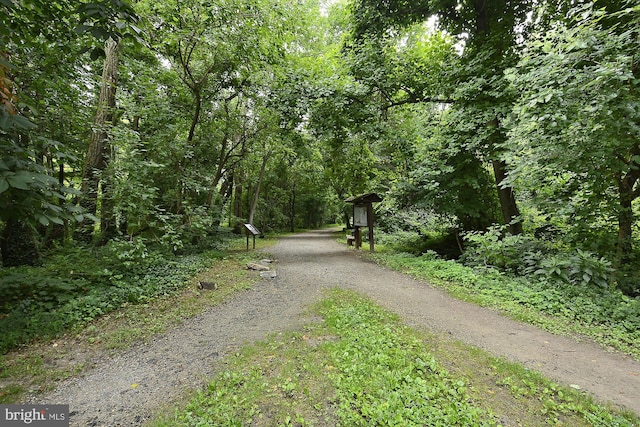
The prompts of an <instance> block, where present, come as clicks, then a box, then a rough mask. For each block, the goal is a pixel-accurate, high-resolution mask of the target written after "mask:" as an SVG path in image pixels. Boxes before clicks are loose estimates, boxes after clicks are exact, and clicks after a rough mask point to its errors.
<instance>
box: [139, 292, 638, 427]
mask: <svg viewBox="0 0 640 427" xmlns="http://www.w3.org/2000/svg"><path fill="white" fill-rule="evenodd" d="M312 314H314V315H316V316H320V318H321V319H322V320H321V321H317V322H314V323H310V324H308V325H307V326H306V327H305V328H303V329H302V330H299V331H295V332H291V333H287V334H279V335H276V336H274V337H272V338H271V339H270V340H268V341H265V342H262V343H257V344H253V345H249V346H246V347H244V348H243V349H242V350H241V351H240V352H238V353H237V354H236V355H234V356H229V357H227V358H225V359H224V360H222V361H220V362H219V365H218V374H217V376H216V377H215V378H213V379H212V381H211V382H210V383H209V385H208V387H206V388H205V389H203V390H200V391H197V392H196V393H195V395H192V397H191V398H190V400H189V401H188V402H186V403H185V404H184V405H182V406H181V407H180V408H178V409H175V410H174V411H173V412H171V411H170V410H169V412H168V413H166V414H162V415H160V416H159V417H158V419H156V420H154V421H153V422H152V423H151V425H152V426H154V427H165V426H194V425H216V426H249V425H251V426H289V425H296V426H335V425H345V426H356V425H363V426H364V425H366V426H373V425H397V426H423V425H443V426H445V425H446V426H454V425H460V426H462V425H464V426H467V425H474V426H482V425H486V426H494V425H495V426H498V425H502V426H540V425H566V426H593V425H600V426H614V425H615V426H634V425H636V426H637V425H639V424H638V422H639V420H638V418H636V417H635V416H634V415H632V414H628V413H620V412H617V411H616V410H614V409H612V408H607V407H604V406H600V405H597V404H595V403H594V402H593V401H592V400H591V399H590V398H589V397H587V396H586V395H585V394H584V393H581V392H579V391H577V390H574V389H571V388H565V387H561V386H559V385H557V384H555V383H553V382H551V381H549V380H546V379H545V378H543V377H542V376H540V375H538V374H535V373H533V372H531V371H528V370H526V369H525V368H523V367H521V366H520V365H517V364H513V363H507V362H505V361H504V360H501V359H496V358H494V357H492V356H490V355H488V354H486V353H484V352H482V351H481V350H478V349H476V348H473V347H469V346H466V345H463V344H461V343H459V342H456V341H452V340H450V339H448V338H446V337H441V336H430V335H424V334H420V333H418V332H416V331H414V330H411V329H409V328H407V327H406V326H404V325H403V324H401V323H400V321H399V320H398V318H397V316H395V315H394V314H391V313H389V312H388V311H385V310H384V309H382V308H380V307H378V306H376V305H375V304H373V303H372V302H371V301H369V300H368V299H365V298H363V297H361V296H359V295H357V294H355V293H352V292H347V291H342V290H333V291H331V292H330V293H329V294H328V295H327V296H326V298H325V299H324V300H323V301H322V302H321V303H319V304H318V305H317V306H316V307H314V308H313V313H312Z"/></svg>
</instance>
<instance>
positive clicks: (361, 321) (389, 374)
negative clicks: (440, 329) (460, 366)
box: [321, 293, 495, 426]
mask: <svg viewBox="0 0 640 427" xmlns="http://www.w3.org/2000/svg"><path fill="white" fill-rule="evenodd" d="M325 304H326V306H325V308H324V309H323V310H322V311H321V312H322V314H323V315H324V316H325V318H326V322H327V325H328V326H329V329H330V331H332V332H333V333H335V334H336V335H339V336H340V337H341V339H340V340H339V341H337V342H335V343H331V344H330V352H331V358H332V360H333V361H334V364H335V366H336V367H337V370H336V372H335V373H332V374H331V376H330V377H331V380H332V382H333V383H334V384H335V387H336V396H337V398H338V409H337V412H338V416H339V417H340V420H341V421H342V423H344V424H345V425H389V424H390V425H403V426H423V425H494V424H495V421H493V420H492V419H491V417H490V416H488V415H487V414H486V413H485V412H484V411H483V410H482V409H480V408H476V407H474V406H472V405H471V404H470V403H469V399H468V396H467V393H466V388H467V384H465V383H464V381H461V380H457V379H454V378H452V377H451V376H450V375H449V373H448V372H447V371H446V370H444V368H442V367H441V366H440V365H439V364H438V363H437V362H436V361H435V360H434V359H433V358H432V357H431V356H430V355H429V353H428V352H427V351H426V349H425V348H424V347H423V345H422V343H421V342H420V340H419V339H417V338H416V337H415V336H413V335H412V334H411V333H410V332H409V331H408V330H407V329H405V328H403V327H401V326H399V325H398V324H397V323H396V322H397V320H396V319H395V318H394V317H393V316H390V315H389V314H388V313H386V312H384V311H383V310H381V309H380V308H379V307H376V306H375V305H373V304H372V303H370V302H368V301H365V300H361V299H354V298H350V299H348V300H347V302H345V297H344V295H342V294H341V293H336V295H334V299H333V300H330V302H329V303H325Z"/></svg>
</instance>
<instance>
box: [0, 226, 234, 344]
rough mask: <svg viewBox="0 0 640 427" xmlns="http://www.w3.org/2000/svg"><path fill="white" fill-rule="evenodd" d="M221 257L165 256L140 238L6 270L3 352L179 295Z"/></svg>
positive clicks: (1, 274) (0, 288)
mask: <svg viewBox="0 0 640 427" xmlns="http://www.w3.org/2000/svg"><path fill="white" fill-rule="evenodd" d="M218 241H219V238H218ZM219 245H220V243H219ZM221 254H222V253H221V252H219V251H210V252H203V253H200V254H199V255H190V256H183V257H174V256H171V255H163V254H162V253H161V252H158V251H157V250H153V249H150V248H148V247H147V246H146V245H145V242H144V240H143V239H140V238H138V239H134V240H132V241H125V240H116V241H113V242H111V243H109V245H107V246H106V247H104V248H101V249H94V250H92V251H91V253H89V252H88V250H87V249H83V248H76V249H73V248H70V247H67V248H64V252H63V253H58V254H57V255H50V257H49V259H48V261H47V263H46V264H45V265H43V266H42V267H16V268H5V269H2V270H0V295H1V298H0V301H2V306H1V307H0V313H1V314H2V316H0V332H1V334H0V337H1V338H0V352H1V353H4V352H6V351H8V350H10V349H11V348H13V347H15V346H18V345H20V344H23V343H27V342H29V341H31V340H33V339H35V338H48V337H52V336H56V335H57V334H59V333H61V332H63V331H65V330H66V329H68V328H70V327H72V326H75V325H78V324H82V323H84V322H87V321H90V320H92V319H94V318H96V317H98V316H101V315H103V314H106V313H108V312H110V311H113V310H116V309H118V308H120V307H121V306H122V305H123V304H128V303H143V302H146V301H149V300H150V299H153V298H156V297H158V296H160V295H168V294H171V293H174V292H176V291H178V290H180V289H182V288H183V287H184V286H185V285H186V284H187V282H188V279H189V278H190V277H192V276H193V275H195V274H196V273H198V272H199V271H201V270H202V269H203V268H205V267H206V266H208V265H209V263H210V260H211V259H212V258H219V257H220V256H222V255H221Z"/></svg>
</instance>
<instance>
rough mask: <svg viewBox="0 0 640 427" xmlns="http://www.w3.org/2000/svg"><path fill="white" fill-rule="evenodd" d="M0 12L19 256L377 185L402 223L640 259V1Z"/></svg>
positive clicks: (187, 3)
mask: <svg viewBox="0 0 640 427" xmlns="http://www.w3.org/2000/svg"><path fill="white" fill-rule="evenodd" d="M0 17H1V18H0V19H1V21H0V152H2V159H1V160H0V228H1V229H2V239H1V242H2V255H3V264H4V266H5V267H10V266H13V265H20V264H24V263H35V262H37V260H38V259H39V256H40V254H41V253H42V252H43V249H44V248H46V247H49V246H51V245H52V244H55V242H58V243H59V244H64V243H65V242H69V241H74V240H75V241H82V242H84V244H88V245H100V244H105V243H107V242H109V241H113V240H118V239H129V240H132V239H144V240H145V241H147V242H154V244H159V245H161V246H163V247H165V248H166V249H167V250H168V251H170V252H173V253H180V252H183V251H185V250H187V248H188V247H189V246H190V245H197V244H198V242H202V241H205V240H207V239H215V233H216V231H217V230H220V228H221V227H229V228H231V229H235V230H236V231H239V230H240V226H241V224H242V223H246V222H251V223H255V224H256V225H257V226H258V227H259V228H260V229H261V230H264V231H271V230H284V229H295V228H296V227H316V226H320V225H322V224H325V223H331V222H334V221H344V222H345V223H346V224H349V221H350V219H349V216H350V211H349V207H348V205H345V204H344V202H343V201H344V199H345V198H347V197H349V196H352V195H355V194H360V193H364V192H377V193H379V194H383V195H384V196H385V202H384V203H383V204H381V205H380V208H379V212H378V214H379V219H380V223H381V225H382V226H383V229H384V230H386V231H389V232H392V231H394V230H396V231H397V230H407V231H415V232H416V233H418V234H419V235H420V236H422V237H421V238H423V239H428V235H429V233H441V234H444V235H448V236H449V237H451V238H455V241H457V244H456V246H455V247H456V248H457V249H462V250H463V251H464V249H465V248H464V247H463V246H464V245H463V244H462V240H464V237H465V236H477V234H475V233H483V232H486V231H487V230H494V229H495V228H494V226H496V225H498V226H501V227H503V232H502V234H501V236H502V237H505V236H507V235H514V236H515V235H522V236H531V238H539V237H540V230H542V229H544V230H550V229H553V230H554V234H553V240H554V242H555V243H556V244H557V245H558V247H565V248H566V247H569V248H579V249H581V250H588V251H592V252H593V253H594V254H595V255H594V256H598V257H605V258H607V259H610V260H611V262H613V263H614V265H615V266H616V267H618V268H622V269H624V268H628V267H629V266H633V265H636V263H637V262H639V261H638V257H637V255H636V254H637V239H638V236H637V228H638V221H637V216H638V199H639V198H640V145H639V136H640V116H639V115H640V103H639V100H638V89H639V88H638V85H639V81H640V80H639V79H640V68H639V66H638V64H639V63H640V58H639V53H638V52H640V49H638V31H637V28H638V25H639V24H640V7H638V6H637V5H635V4H634V3H633V2H630V1H629V2H627V1H624V0H598V1H595V2H573V3H570V4H568V3H567V2H557V1H554V0H548V1H510V0H492V1H486V0H455V1H454V0H421V1H417V2H416V1H405V0H391V1H384V2H379V1H374V0H353V1H330V2H324V1H319V0H305V1H289V0H283V1H272V0H215V1H204V0H182V1H175V0H153V1H150V0H136V1H133V0H132V1H125V0H95V1H89V0H83V1H81V2H71V1H67V0H55V1H41V0H5V1H0ZM18 242H19V243H18ZM457 249H456V250H457ZM458 255H460V253H458Z"/></svg>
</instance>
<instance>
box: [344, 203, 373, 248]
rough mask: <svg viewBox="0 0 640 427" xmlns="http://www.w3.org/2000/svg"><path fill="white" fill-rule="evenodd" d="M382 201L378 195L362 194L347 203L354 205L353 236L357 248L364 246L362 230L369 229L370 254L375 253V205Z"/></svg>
mask: <svg viewBox="0 0 640 427" xmlns="http://www.w3.org/2000/svg"><path fill="white" fill-rule="evenodd" d="M381 201H382V197H380V196H378V195H377V194H376V193H368V194H361V195H359V196H353V197H349V198H348V199H347V200H345V202H347V203H353V235H354V237H355V247H356V249H360V247H361V246H362V230H361V229H362V228H363V227H367V228H368V229H369V236H368V237H369V252H371V253H373V249H374V244H373V203H378V202H381Z"/></svg>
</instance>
